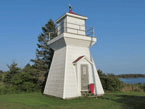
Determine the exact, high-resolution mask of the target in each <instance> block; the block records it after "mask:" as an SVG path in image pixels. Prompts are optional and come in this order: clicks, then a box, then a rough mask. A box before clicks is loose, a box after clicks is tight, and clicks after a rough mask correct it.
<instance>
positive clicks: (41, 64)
mask: <svg viewBox="0 0 145 109" xmlns="http://www.w3.org/2000/svg"><path fill="white" fill-rule="evenodd" d="M49 35H50V39H52V38H54V37H56V35H57V34H56V25H55V23H54V22H53V20H52V19H50V20H49V21H48V23H47V24H45V26H44V27H42V33H41V34H40V35H39V36H38V44H37V47H38V48H37V49H36V59H31V61H32V62H33V63H34V65H33V67H34V68H36V69H37V70H39V71H44V72H46V71H48V70H49V68H50V64H51V60H52V56H53V50H52V49H51V48H50V47H49V46H48V45H47V42H48V41H49Z"/></svg>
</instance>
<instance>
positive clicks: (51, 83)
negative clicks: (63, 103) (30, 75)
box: [44, 9, 104, 99]
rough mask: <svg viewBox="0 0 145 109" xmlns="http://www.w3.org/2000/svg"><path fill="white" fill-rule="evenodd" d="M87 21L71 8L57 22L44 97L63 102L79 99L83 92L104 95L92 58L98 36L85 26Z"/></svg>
mask: <svg viewBox="0 0 145 109" xmlns="http://www.w3.org/2000/svg"><path fill="white" fill-rule="evenodd" d="M87 19H88V18H87V17H85V16H81V15H78V14H75V13H73V12H72V9H71V10H70V11H69V12H68V13H65V14H64V15H63V16H61V17H60V18H59V19H58V20H57V21H56V23H57V24H58V27H57V37H55V38H54V39H52V40H50V41H49V42H48V45H49V46H50V47H51V48H52V49H53V50H54V56H53V59H52V63H51V67H50V70H49V75H48V78H47V81H46V85H45V89H44V94H46V95H51V96H56V97H60V98H63V99H69V98H75V97H79V96H81V93H82V92H88V91H91V93H94V94H95V95H103V94H104V90H103V88H102V84H101V82H100V78H99V75H98V73H97V70H96V66H95V63H94V61H93V58H92V57H91V56H90V50H89V49H90V47H91V46H92V45H94V44H95V42H96V37H94V29H93V28H88V27H86V26H85V21H86V20H87ZM90 86H91V87H90ZM93 87H94V88H93ZM92 90H93V91H92Z"/></svg>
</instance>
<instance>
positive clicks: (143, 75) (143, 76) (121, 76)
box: [116, 74, 145, 78]
mask: <svg viewBox="0 0 145 109" xmlns="http://www.w3.org/2000/svg"><path fill="white" fill-rule="evenodd" d="M116 77H118V78H145V74H120V75H116Z"/></svg>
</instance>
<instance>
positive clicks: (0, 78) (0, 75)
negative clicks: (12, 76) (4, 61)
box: [0, 74, 3, 82]
mask: <svg viewBox="0 0 145 109" xmlns="http://www.w3.org/2000/svg"><path fill="white" fill-rule="evenodd" d="M2 79H3V76H2V74H0V82H1V81H2Z"/></svg>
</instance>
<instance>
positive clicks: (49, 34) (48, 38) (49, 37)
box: [48, 32, 50, 41]
mask: <svg viewBox="0 0 145 109" xmlns="http://www.w3.org/2000/svg"><path fill="white" fill-rule="evenodd" d="M48 37H49V38H48V40H49V41H50V32H49V33H48Z"/></svg>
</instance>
